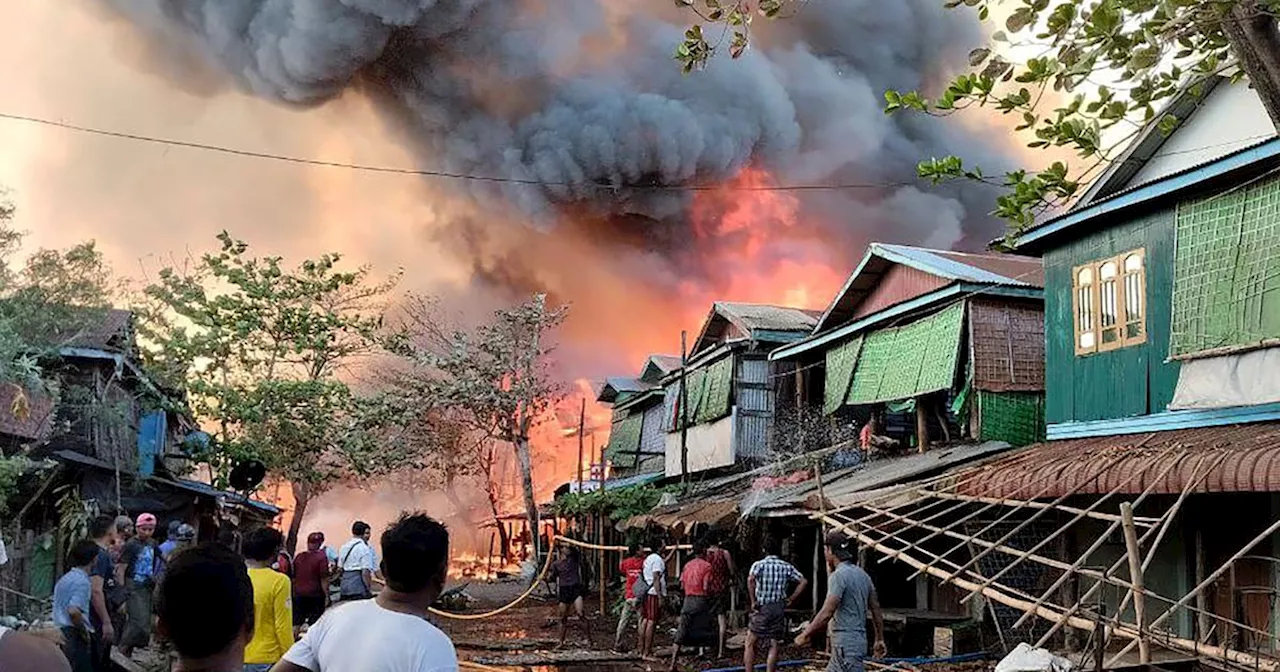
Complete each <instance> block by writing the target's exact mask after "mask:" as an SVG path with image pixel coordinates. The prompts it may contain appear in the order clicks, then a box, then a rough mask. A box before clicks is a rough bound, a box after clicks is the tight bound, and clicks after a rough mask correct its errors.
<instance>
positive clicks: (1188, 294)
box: [1170, 179, 1280, 355]
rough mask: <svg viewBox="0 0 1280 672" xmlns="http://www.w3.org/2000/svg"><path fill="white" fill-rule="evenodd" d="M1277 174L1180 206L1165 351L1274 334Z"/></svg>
mask: <svg viewBox="0 0 1280 672" xmlns="http://www.w3.org/2000/svg"><path fill="white" fill-rule="evenodd" d="M1278 269H1280V179H1270V180H1267V181H1265V182H1261V183H1258V184H1256V185H1252V186H1248V187H1243V188H1238V189H1235V190H1232V191H1228V192H1225V193H1222V194H1217V195H1214V196H1210V197H1207V198H1202V199H1199V200H1196V201H1190V202H1186V203H1182V204H1179V206H1178V213H1177V247H1176V251H1175V253H1174V277H1173V324H1172V334H1171V338H1170V353H1171V354H1173V355H1187V354H1193V353H1196V352H1201V351H1204V350H1211V349H1214V348H1223V347H1230V346H1241V345H1252V344H1255V343H1259V342H1261V341H1263V340H1266V339H1274V338H1280V270H1278Z"/></svg>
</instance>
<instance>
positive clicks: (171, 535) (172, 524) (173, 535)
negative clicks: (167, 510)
mask: <svg viewBox="0 0 1280 672" xmlns="http://www.w3.org/2000/svg"><path fill="white" fill-rule="evenodd" d="M180 527H182V521H181V520H178V519H176V518H175V519H173V520H171V521H169V528H168V529H167V530H166V531H165V535H164V541H162V542H160V557H162V558H168V557H169V554H170V553H172V552H173V549H175V548H177V547H178V528H180Z"/></svg>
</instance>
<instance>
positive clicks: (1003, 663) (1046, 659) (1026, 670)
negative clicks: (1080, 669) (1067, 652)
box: [996, 642, 1074, 672]
mask: <svg viewBox="0 0 1280 672" xmlns="http://www.w3.org/2000/svg"><path fill="white" fill-rule="evenodd" d="M1072 667H1074V666H1073V665H1072V663H1071V661H1069V660H1067V659H1066V658H1063V657H1062V656H1055V655H1054V654H1053V653H1052V652H1050V651H1048V650H1047V649H1037V648H1035V647H1033V646H1031V645H1030V644H1028V643H1026V642H1019V643H1018V645H1017V646H1015V647H1013V650H1012V651H1010V652H1009V655H1007V656H1005V657H1004V658H1003V659H1001V660H1000V662H999V663H996V672H1071V668H1072Z"/></svg>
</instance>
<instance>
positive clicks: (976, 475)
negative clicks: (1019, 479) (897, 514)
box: [860, 468, 1055, 563]
mask: <svg viewBox="0 0 1280 672" xmlns="http://www.w3.org/2000/svg"><path fill="white" fill-rule="evenodd" d="M967 473H968V476H967V478H965V479H964V480H963V481H959V482H957V483H953V484H951V487H952V488H955V487H957V486H959V485H960V483H967V482H969V481H972V480H978V479H980V478H981V477H982V476H981V474H980V470H979V469H977V468H973V469H970V470H968V472H967ZM1052 480H1055V478H1054V476H1053V475H1052V474H1045V475H1044V476H1042V477H1040V478H1039V479H1036V480H1034V481H1029V482H1027V483H1024V484H1023V485H1022V486H1021V487H1019V488H1018V490H1015V491H1014V492H1021V491H1022V490H1023V489H1025V488H1029V487H1031V486H1033V485H1036V484H1039V483H1044V482H1046V481H1052ZM996 487H997V484H996V483H989V484H988V486H987V490H988V491H989V490H993V489H995V488H996ZM1050 489H1052V485H1050V486H1048V487H1046V488H1045V489H1044V490H1042V491H1041V494H1042V495H1043V494H1045V493H1046V492H1048V491H1049V490H1050ZM909 492H915V493H916V494H917V495H920V496H922V497H933V498H935V499H936V500H938V501H935V502H933V503H930V504H926V505H925V507H923V508H924V509H926V510H927V509H928V508H931V507H932V506H935V505H937V504H941V503H945V501H947V500H949V499H952V498H951V497H939V496H938V495H939V494H940V493H938V492H936V491H933V490H929V489H926V488H925V487H924V486H920V487H917V488H915V489H914V490H911V491H909ZM899 494H901V493H899ZM990 501H991V502H993V503H1002V502H1004V501H1029V500H997V499H991V500H990ZM869 503H870V502H864V503H863V504H861V505H860V506H861V507H862V508H869V507H868V504H869ZM912 503H915V502H912ZM904 506H905V505H904ZM966 506H968V502H966V501H960V502H959V503H957V504H955V505H954V506H952V507H951V508H948V509H946V510H944V511H940V512H938V513H936V514H934V515H932V516H929V517H928V518H925V519H923V520H920V521H919V522H920V523H927V522H930V521H933V520H936V519H938V518H942V517H945V516H948V515H950V514H952V513H955V512H956V511H959V510H961V509H964V508H965V507H966ZM898 508H902V507H901V506H898V507H892V508H891V509H890V510H893V509H898ZM989 508H990V507H989ZM917 513H918V512H917ZM979 513H981V512H979ZM975 515H977V514H975ZM965 520H967V518H966V519H965ZM960 522H964V521H963V520H962V521H960ZM912 524H913V525H914V521H913V523H912ZM932 538H933V536H926V537H925V538H924V539H921V540H920V541H919V542H918V543H924V542H926V541H929V540H930V539H932ZM952 550H955V549H952ZM949 553H950V552H948V553H947V554H949ZM947 554H944V555H947ZM891 559H892V558H889V557H881V558H880V559H879V560H877V561H876V562H877V563H880V562H884V561H886V560H891Z"/></svg>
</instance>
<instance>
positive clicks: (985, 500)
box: [928, 492, 1158, 527]
mask: <svg viewBox="0 0 1280 672" xmlns="http://www.w3.org/2000/svg"><path fill="white" fill-rule="evenodd" d="M928 496H929V497H935V498H937V499H951V500H955V501H959V502H973V503H977V504H1006V503H1008V502H1009V501H1018V500H1010V499H1008V498H1005V499H999V498H995V497H977V496H973V495H957V494H955V493H950V492H930V493H929V494H928ZM1026 508H1028V509H1048V508H1056V509H1057V510H1059V511H1064V512H1066V513H1076V514H1078V513H1081V512H1084V511H1085V509H1080V508H1077V507H1074V506H1057V507H1051V506H1050V505H1049V504H1046V503H1044V502H1028V503H1027V504H1026ZM1086 517H1088V518H1093V519H1094V520H1103V521H1106V522H1109V523H1111V522H1115V523H1118V522H1120V516H1117V515H1115V514H1112V513H1102V512H1100V511H1089V512H1088V513H1087V514H1086ZM1133 520H1134V522H1135V523H1137V524H1138V525H1140V526H1142V527H1152V526H1154V525H1156V524H1157V522H1158V519H1156V518H1145V517H1142V516H1135V517H1134V519H1133Z"/></svg>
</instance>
